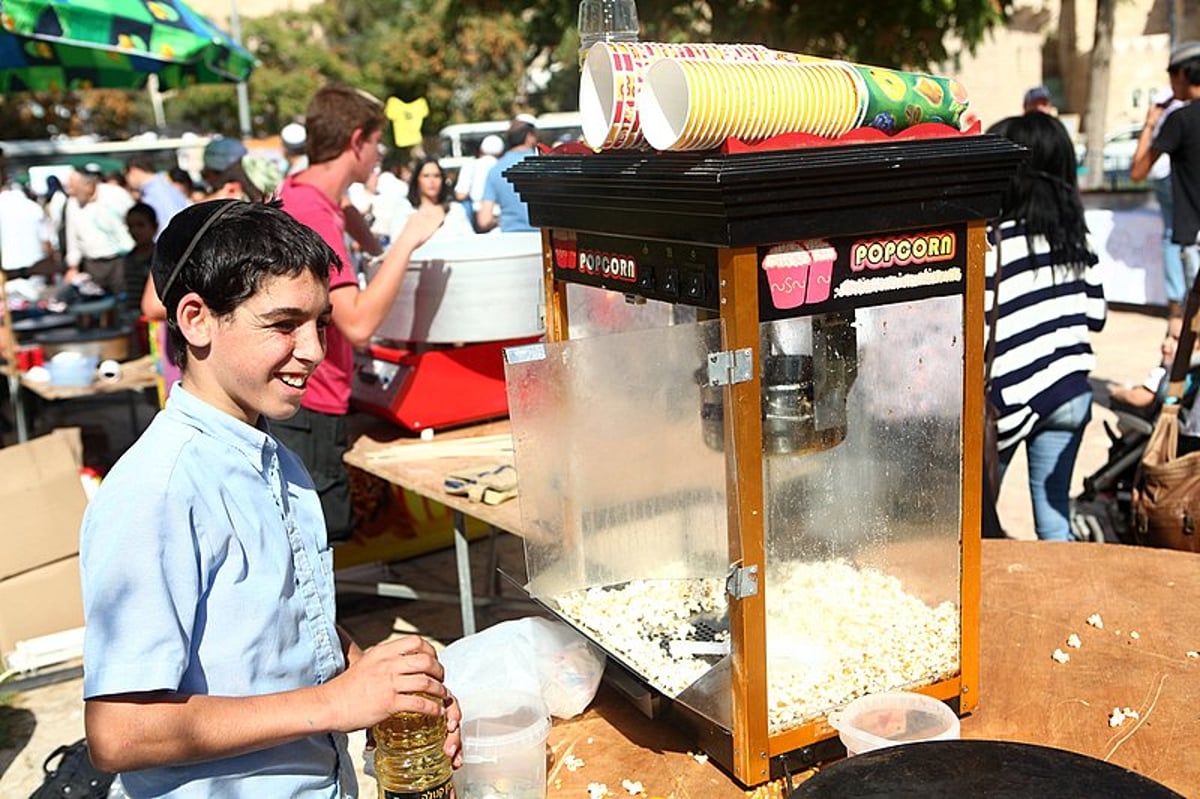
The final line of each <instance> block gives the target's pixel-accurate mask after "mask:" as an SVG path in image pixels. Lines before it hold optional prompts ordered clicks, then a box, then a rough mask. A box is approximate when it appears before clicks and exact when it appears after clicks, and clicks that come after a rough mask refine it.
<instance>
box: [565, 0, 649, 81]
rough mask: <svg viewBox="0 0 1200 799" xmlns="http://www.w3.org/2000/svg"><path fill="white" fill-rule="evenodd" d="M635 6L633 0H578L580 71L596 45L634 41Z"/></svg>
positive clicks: (636, 29)
mask: <svg viewBox="0 0 1200 799" xmlns="http://www.w3.org/2000/svg"><path fill="white" fill-rule="evenodd" d="M637 40H638V17H637V4H636V3H635V2H634V0H580V3H579V68H580V69H583V62H584V59H585V58H587V52H588V50H589V49H591V46H592V45H593V44H595V43H596V42H636V41H637Z"/></svg>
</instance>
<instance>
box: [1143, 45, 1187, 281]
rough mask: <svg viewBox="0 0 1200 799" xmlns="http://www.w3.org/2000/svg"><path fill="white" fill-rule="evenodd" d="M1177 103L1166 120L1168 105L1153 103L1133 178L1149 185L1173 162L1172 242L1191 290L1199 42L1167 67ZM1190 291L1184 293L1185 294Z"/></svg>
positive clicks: (1183, 48) (1176, 52) (1179, 49)
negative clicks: (1155, 170) (1159, 164)
mask: <svg viewBox="0 0 1200 799" xmlns="http://www.w3.org/2000/svg"><path fill="white" fill-rule="evenodd" d="M1167 75H1168V76H1169V77H1170V80H1171V91H1172V93H1173V95H1174V98H1175V99H1177V100H1179V101H1180V102H1181V103H1182V105H1180V106H1179V107H1178V108H1176V109H1175V110H1174V111H1172V113H1171V114H1170V115H1168V116H1166V119H1165V120H1164V121H1162V123H1161V127H1160V124H1159V123H1160V120H1162V118H1163V117H1164V115H1166V109H1167V105H1164V104H1163V103H1161V102H1160V103H1154V104H1152V105H1151V106H1150V108H1149V109H1148V110H1147V111H1146V121H1145V124H1144V125H1143V127H1142V132H1141V135H1140V136H1139V137H1138V143H1137V149H1136V150H1134V153H1133V163H1132V165H1131V166H1130V168H1129V176H1130V177H1131V178H1132V179H1133V180H1145V179H1146V178H1147V177H1148V176H1149V174H1150V169H1151V167H1153V166H1154V164H1155V162H1156V161H1158V159H1159V158H1160V157H1161V156H1162V155H1163V154H1164V153H1165V154H1166V155H1168V156H1170V158H1171V198H1172V200H1173V202H1174V206H1175V208H1174V218H1173V224H1172V238H1173V241H1174V242H1175V243H1176V244H1178V245H1180V248H1181V252H1180V254H1181V256H1182V260H1183V280H1184V285H1185V286H1188V287H1190V286H1191V285H1192V283H1193V282H1194V281H1195V279H1196V273H1197V269H1198V267H1200V251H1198V250H1197V246H1196V237H1197V234H1200V104H1198V103H1195V102H1193V100H1195V99H1196V98H1198V97H1200V41H1190V42H1182V43H1180V44H1178V45H1176V46H1175V47H1174V48H1173V49H1172V50H1171V56H1170V59H1169V60H1168V62H1167ZM1185 290H1186V289H1185Z"/></svg>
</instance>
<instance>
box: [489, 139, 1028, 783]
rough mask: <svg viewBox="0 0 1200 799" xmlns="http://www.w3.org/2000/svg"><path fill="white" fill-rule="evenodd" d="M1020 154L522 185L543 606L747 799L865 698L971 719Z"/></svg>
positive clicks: (811, 151)
mask: <svg viewBox="0 0 1200 799" xmlns="http://www.w3.org/2000/svg"><path fill="white" fill-rule="evenodd" d="M1021 152H1022V151H1021V150H1020V148H1018V147H1016V146H1015V145H1013V144H1011V143H1009V142H1007V141H1005V140H1002V139H998V138H996V137H991V136H978V135H976V136H951V137H948V138H935V139H924V140H922V139H912V140H907V141H889V142H882V143H864V144H851V145H839V146H827V147H811V148H800V149H790V150H763V151H749V152H740V153H714V152H708V153H686V154H683V153H681V154H646V153H603V154H596V155H592V154H583V155H552V156H550V157H544V158H533V159H526V160H525V161H523V162H522V163H521V164H519V165H517V166H515V167H513V168H512V169H510V170H509V171H508V172H507V173H506V175H507V177H508V178H509V179H510V180H511V181H512V182H513V184H514V185H515V186H516V188H517V190H518V191H519V192H520V194H521V196H522V198H523V199H524V200H525V201H526V202H527V203H528V204H529V208H530V219H531V220H532V221H533V223H534V224H536V225H539V226H540V227H541V228H542V237H543V239H542V240H543V250H544V252H543V261H544V270H545V284H546V315H547V318H546V329H547V339H548V340H547V341H546V342H545V343H540V344H532V345H527V346H524V347H515V348H511V349H509V350H507V351H506V380H507V385H508V394H509V411H510V416H511V418H512V426H513V436H514V443H515V448H516V462H517V468H518V471H519V473H520V475H521V497H522V500H521V510H522V517H523V528H524V529H523V534H524V536H525V551H526V561H527V566H528V573H529V584H528V590H529V592H530V594H531V595H532V596H533V597H534V598H535V599H537V600H538V601H539V602H541V603H542V604H543V605H545V606H546V607H547V608H549V609H550V610H552V611H553V612H554V613H556V614H557V615H558V616H559V617H561V618H562V619H564V620H566V621H567V622H569V623H570V624H572V625H573V626H575V627H576V628H577V629H579V630H580V631H581V632H583V633H584V634H586V635H587V636H588V637H589V638H590V639H592V640H593V641H594V642H596V643H597V644H598V645H600V646H601V647H603V648H604V649H605V651H606V652H607V653H608V654H609V656H610V663H615V664H616V668H617V673H618V674H621V675H624V676H625V677H626V678H629V681H630V683H631V684H632V685H633V686H634V687H635V689H636V690H634V691H631V693H639V692H641V693H640V696H641V699H642V700H643V702H644V708H643V709H645V710H647V711H649V712H652V713H653V714H654V715H662V716H664V717H666V718H669V719H672V720H674V721H676V722H680V723H683V724H685V725H686V726H687V727H688V728H689V729H690V730H691V731H692V733H693V734H694V735H695V737H696V739H697V743H698V744H699V746H700V747H701V748H703V749H704V750H705V751H706V752H707V753H708V754H709V755H710V756H711V757H712V758H713V759H714V760H716V761H717V762H719V763H720V764H722V765H723V766H724V767H725V768H726V769H727V770H728V771H729V772H730V773H731V774H732V775H733V776H734V777H736V778H737V779H738V780H739V781H740V782H742V783H743V784H746V785H754V784H757V783H761V782H763V781H766V780H767V779H769V778H771V777H772V776H778V775H779V774H780V773H782V771H783V770H784V769H785V768H787V767H789V766H792V765H802V764H804V763H811V762H815V761H817V760H820V759H823V758H825V757H827V756H830V755H833V754H835V753H836V750H837V747H838V744H837V742H836V733H835V731H834V730H833V728H832V727H831V726H830V724H829V716H830V714H831V713H832V712H834V711H836V710H837V709H838V708H840V707H842V706H844V705H845V704H847V703H848V702H850V701H851V700H853V699H855V698H856V697H858V696H861V695H863V694H866V693H872V692H877V691H884V690H892V689H908V690H917V691H921V692H924V693H927V694H930V695H932V696H934V697H937V698H938V699H941V700H944V701H946V702H948V703H950V704H951V705H952V706H953V707H955V708H956V709H957V710H958V711H959V712H960V713H964V712H968V711H970V710H971V709H972V708H974V707H975V706H976V703H977V701H978V691H979V684H978V678H979V640H978V627H979V577H980V570H979V569H980V567H979V538H980V535H979V529H980V487H981V476H980V469H981V452H982V444H981V437H982V420H983V406H982V402H983V397H982V391H981V390H980V387H981V386H982V384H983V368H982V362H983V346H984V344H983V338H984V331H985V322H984V319H983V312H982V309H983V294H984V277H983V257H984V252H985V249H986V247H987V243H986V235H985V220H986V219H988V218H989V217H991V216H993V215H995V214H996V213H997V211H998V207H999V201H1000V197H1001V195H1002V192H1003V190H1004V188H1005V186H1006V184H1007V180H1008V176H1009V175H1010V174H1011V171H1012V169H1013V167H1014V166H1015V164H1016V163H1017V162H1018V160H1019V159H1020V157H1021ZM581 298H584V299H583V300H581ZM568 301H569V302H568ZM568 304H569V305H570V308H571V313H570V318H568V312H567V309H568ZM619 306H625V307H638V306H649V307H655V306H661V307H662V308H665V309H667V311H666V312H665V313H661V314H646V315H644V316H637V315H632V316H631V315H629V314H625V313H621V312H619V311H618V307H619ZM577 309H583V310H584V311H585V312H586V313H588V314H589V317H590V318H588V319H586V320H580V319H577V318H576V314H577ZM631 319H632V320H634V321H632V322H631V321H630V320H631ZM647 319H650V320H659V321H649V322H648V321H645V320H647ZM610 320H615V321H610ZM664 320H665V321H664ZM577 328H579V329H586V332H587V334H586V335H583V336H581V335H579V334H577V332H576V331H577Z"/></svg>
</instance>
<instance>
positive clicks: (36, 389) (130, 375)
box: [21, 355, 158, 401]
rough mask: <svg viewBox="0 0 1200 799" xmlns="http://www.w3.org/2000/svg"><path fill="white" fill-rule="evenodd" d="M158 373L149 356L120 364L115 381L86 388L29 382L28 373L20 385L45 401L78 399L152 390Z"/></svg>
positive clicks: (98, 381) (95, 382)
mask: <svg viewBox="0 0 1200 799" xmlns="http://www.w3.org/2000/svg"><path fill="white" fill-rule="evenodd" d="M157 378H158V373H157V372H156V371H155V368H154V359H153V358H151V357H150V356H149V355H144V356H142V357H141V358H138V359H136V360H132V361H126V362H124V363H122V364H121V376H120V378H118V379H117V380H96V381H94V382H93V383H92V384H91V385H88V386H56V385H53V384H51V383H48V382H44V381H39V380H30V379H29V376H28V373H23V374H22V375H21V385H22V387H24V388H27V389H29V390H30V391H32V392H33V393H34V394H37V395H38V396H39V397H41V398H42V399H45V400H51V401H54V400H65V399H78V398H80V397H92V396H95V395H97V394H112V393H115V392H118V391H140V390H142V389H147V388H154V386H155V384H156V382H155V381H156V380H157Z"/></svg>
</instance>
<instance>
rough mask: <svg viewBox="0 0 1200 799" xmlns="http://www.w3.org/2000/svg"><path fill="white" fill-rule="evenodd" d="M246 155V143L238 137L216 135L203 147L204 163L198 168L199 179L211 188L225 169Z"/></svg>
mask: <svg viewBox="0 0 1200 799" xmlns="http://www.w3.org/2000/svg"><path fill="white" fill-rule="evenodd" d="M245 155H246V145H244V144H242V143H241V141H239V140H238V139H229V138H226V137H224V136H217V137H216V138H214V139H213V140H212V141H210V142H209V143H208V144H207V146H205V148H204V165H203V166H202V167H201V168H200V179H201V180H203V181H204V182H205V183H206V184H208V187H209V189H212V188H213V187H214V186H215V184H216V182H217V178H219V177H220V176H221V174H222V173H223V172H225V170H227V169H229V168H230V167H231V166H233V165H234V164H236V163H238V162H239V161H241V160H242V158H243V156H245Z"/></svg>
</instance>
